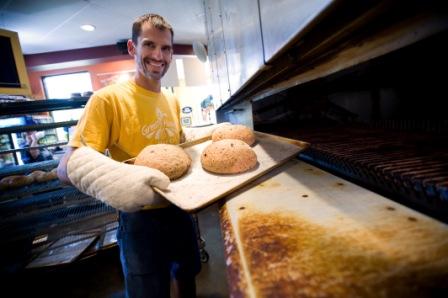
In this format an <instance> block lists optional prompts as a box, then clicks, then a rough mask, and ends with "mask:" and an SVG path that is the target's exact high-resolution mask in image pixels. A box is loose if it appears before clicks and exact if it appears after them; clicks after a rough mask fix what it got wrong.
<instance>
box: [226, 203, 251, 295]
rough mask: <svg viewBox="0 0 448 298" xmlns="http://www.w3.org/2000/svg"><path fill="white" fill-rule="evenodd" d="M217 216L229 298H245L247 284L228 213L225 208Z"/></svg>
mask: <svg viewBox="0 0 448 298" xmlns="http://www.w3.org/2000/svg"><path fill="white" fill-rule="evenodd" d="M219 216H220V218H221V230H222V231H223V234H224V247H225V250H224V255H225V258H226V266H227V280H228V285H229V292H230V297H234V298H239V297H247V296H248V293H247V282H246V278H245V276H244V270H242V264H241V256H240V253H239V250H238V246H237V242H236V239H235V233H234V232H233V229H232V224H231V222H230V218H229V213H228V211H227V208H226V207H225V206H224V207H222V208H221V209H220V211H219Z"/></svg>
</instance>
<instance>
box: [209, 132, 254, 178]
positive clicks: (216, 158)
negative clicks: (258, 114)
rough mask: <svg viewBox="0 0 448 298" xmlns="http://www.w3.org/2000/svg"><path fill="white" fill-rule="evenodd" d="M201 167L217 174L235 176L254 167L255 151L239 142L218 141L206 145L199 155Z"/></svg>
mask: <svg viewBox="0 0 448 298" xmlns="http://www.w3.org/2000/svg"><path fill="white" fill-rule="evenodd" d="M201 164H202V167H203V168H204V169H205V170H207V171H210V172H213V173H218V174H236V173H242V172H245V171H248V170H250V169H252V168H253V167H255V166H256V164H257V155H256V154H255V151H254V150H253V149H252V148H251V147H250V146H249V145H247V144H246V143H245V142H243V141H241V140H220V141H216V142H213V143H211V144H210V145H208V146H207V147H206V148H205V149H204V151H203V152H202V154H201Z"/></svg>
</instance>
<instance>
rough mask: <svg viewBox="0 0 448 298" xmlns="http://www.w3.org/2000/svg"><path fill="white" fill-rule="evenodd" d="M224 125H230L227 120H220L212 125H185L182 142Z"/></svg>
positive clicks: (206, 133) (192, 139)
mask: <svg viewBox="0 0 448 298" xmlns="http://www.w3.org/2000/svg"><path fill="white" fill-rule="evenodd" d="M224 125H231V123H229V122H222V123H218V124H214V125H208V126H203V127H187V128H184V129H183V136H184V140H183V141H184V142H191V141H194V140H197V139H200V138H203V137H206V136H209V135H211V134H212V133H213V131H214V130H215V129H217V128H218V127H221V126H224Z"/></svg>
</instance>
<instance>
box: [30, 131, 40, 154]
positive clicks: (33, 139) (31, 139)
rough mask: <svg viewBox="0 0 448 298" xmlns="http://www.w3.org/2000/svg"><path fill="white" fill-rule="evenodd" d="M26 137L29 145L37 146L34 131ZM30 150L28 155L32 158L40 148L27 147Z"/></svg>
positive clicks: (38, 152)
mask: <svg viewBox="0 0 448 298" xmlns="http://www.w3.org/2000/svg"><path fill="white" fill-rule="evenodd" d="M28 139H29V146H30V147H37V146H39V144H38V143H37V136H36V133H34V132H32V133H30V134H29V135H28ZM28 151H29V152H30V155H31V157H32V158H34V159H37V157H38V156H39V154H40V150H39V149H37V148H36V149H29V150H28Z"/></svg>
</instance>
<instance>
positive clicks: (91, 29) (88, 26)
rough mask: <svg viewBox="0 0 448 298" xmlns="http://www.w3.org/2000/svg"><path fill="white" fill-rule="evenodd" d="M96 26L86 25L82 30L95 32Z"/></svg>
mask: <svg viewBox="0 0 448 298" xmlns="http://www.w3.org/2000/svg"><path fill="white" fill-rule="evenodd" d="M95 28H96V27H95V26H93V25H90V24H85V25H82V26H81V29H82V30H84V31H94V30H95Z"/></svg>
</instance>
